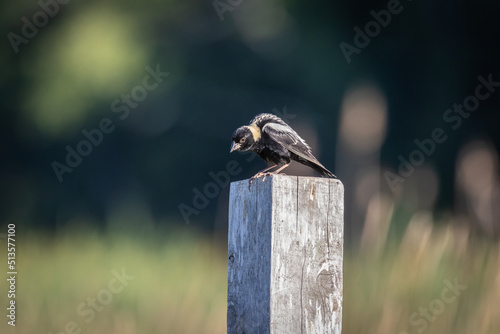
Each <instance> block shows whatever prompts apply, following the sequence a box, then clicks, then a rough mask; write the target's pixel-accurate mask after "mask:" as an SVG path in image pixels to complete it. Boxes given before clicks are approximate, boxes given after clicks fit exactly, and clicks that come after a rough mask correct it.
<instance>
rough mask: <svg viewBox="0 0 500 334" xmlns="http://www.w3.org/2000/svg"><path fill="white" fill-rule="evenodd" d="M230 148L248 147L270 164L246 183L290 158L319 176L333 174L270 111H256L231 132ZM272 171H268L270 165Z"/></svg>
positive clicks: (330, 175)
mask: <svg viewBox="0 0 500 334" xmlns="http://www.w3.org/2000/svg"><path fill="white" fill-rule="evenodd" d="M232 139H233V143H232V146H231V152H233V151H251V152H254V153H256V154H257V155H259V156H260V157H261V158H262V159H264V160H265V161H266V162H267V163H269V164H271V166H270V167H268V168H265V169H263V170H261V171H260V172H258V173H257V174H255V175H254V176H253V177H252V178H251V179H250V183H251V182H252V181H253V180H254V179H256V178H259V177H261V176H264V177H265V176H266V175H271V174H278V173H279V172H281V171H282V170H283V169H285V168H286V167H288V165H290V162H291V161H292V160H295V161H298V162H300V163H301V164H304V165H306V166H309V167H311V168H312V169H314V170H315V171H316V172H318V173H319V174H320V175H321V176H323V177H332V178H336V176H335V175H333V173H332V172H330V171H329V170H328V169H326V168H325V166H323V165H322V164H321V163H320V162H319V161H318V159H316V158H315V157H314V155H313V154H312V152H311V148H310V147H309V145H307V144H306V142H305V141H304V139H302V138H301V137H300V136H299V135H298V134H297V132H295V131H294V130H293V129H292V128H291V127H290V126H289V125H288V124H286V123H285V122H284V121H283V120H282V119H281V118H279V117H278V116H276V115H273V114H259V115H257V116H255V118H254V119H253V120H251V121H250V125H245V126H242V127H240V128H238V129H236V131H235V132H234V134H233V138H232ZM275 167H276V168H277V169H276V170H275V171H273V172H269V171H270V170H271V169H273V168H275Z"/></svg>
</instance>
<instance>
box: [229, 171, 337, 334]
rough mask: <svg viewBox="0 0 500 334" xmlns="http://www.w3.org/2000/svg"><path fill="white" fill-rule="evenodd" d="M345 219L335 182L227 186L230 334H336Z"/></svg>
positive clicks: (275, 180) (278, 180)
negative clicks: (228, 197)
mask: <svg viewBox="0 0 500 334" xmlns="http://www.w3.org/2000/svg"><path fill="white" fill-rule="evenodd" d="M343 217H344V188H343V185H342V183H341V182H340V181H339V180H336V179H326V178H314V177H297V176H288V175H274V176H270V177H267V178H266V180H265V181H264V182H260V180H256V181H255V182H254V183H253V184H252V186H251V188H250V189H249V188H248V180H243V181H239V182H233V183H231V190H230V201H229V235H228V243H229V245H228V246H229V247H228V256H229V262H228V263H229V272H228V313H227V325H228V333H237V334H243V333H245V334H253V333H276V334H278V333H322V334H324V333H336V334H340V333H341V328H342V298H343V290H342V289H343V281H342V263H343V236H344V235H343V234H344V219H343Z"/></svg>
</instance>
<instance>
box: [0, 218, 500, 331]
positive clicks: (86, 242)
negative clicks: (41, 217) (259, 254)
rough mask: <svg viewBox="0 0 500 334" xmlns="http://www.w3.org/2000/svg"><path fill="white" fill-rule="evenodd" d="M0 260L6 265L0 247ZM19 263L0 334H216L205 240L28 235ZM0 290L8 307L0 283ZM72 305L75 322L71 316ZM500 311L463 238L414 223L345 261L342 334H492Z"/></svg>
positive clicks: (220, 306) (215, 288) (497, 287)
mask: <svg viewBox="0 0 500 334" xmlns="http://www.w3.org/2000/svg"><path fill="white" fill-rule="evenodd" d="M2 248H3V246H2ZM0 255H2V257H5V253H4V250H3V249H2V250H1V253H0ZM17 256H18V268H17V269H18V272H19V274H18V282H17V296H16V297H17V298H16V302H17V326H16V328H15V330H13V328H11V327H10V326H8V325H7V324H6V320H5V315H3V316H2V318H3V320H2V323H1V324H0V332H1V333H18V334H25V333H26V334H33V333H40V334H49V333H53V334H56V333H57V334H59V333H65V326H67V325H68V323H69V324H70V325H71V322H72V321H74V322H75V323H76V324H77V326H78V329H81V332H78V331H75V332H74V333H97V334H100V333H103V334H114V333H116V334H135V333H138V334H148V333H172V334H175V333H179V334H189V333H193V334H194V333H196V334H202V333H215V334H219V333H220V334H222V333H225V332H226V290H227V260H226V252H225V250H224V245H222V247H220V248H217V247H214V241H213V239H212V238H207V237H201V236H198V235H194V234H188V233H172V234H170V236H167V237H158V236H157V237H152V238H144V237H141V238H133V237H130V236H129V237H127V236H113V237H109V236H108V237H104V236H99V235H97V234H94V233H67V234H64V235H60V236H57V237H54V238H49V237H44V236H40V235H35V234H29V235H26V236H24V237H22V238H19V242H18V244H17ZM122 268H124V269H125V272H126V274H127V275H131V276H134V279H132V280H130V281H127V284H128V285H127V286H124V287H123V290H122V291H121V292H117V293H111V296H112V300H109V303H106V304H105V305H100V304H98V306H102V310H99V312H98V311H94V316H95V317H94V319H92V320H91V321H89V322H86V320H90V318H91V317H90V315H89V312H90V311H88V310H90V307H89V306H85V303H87V301H88V298H96V297H97V296H100V297H102V298H104V297H106V296H109V294H110V293H109V292H106V290H109V289H110V288H109V284H110V281H111V280H112V279H113V277H114V275H113V273H112V270H116V271H118V272H121V271H122ZM455 279H457V280H458V282H459V283H460V284H461V285H466V286H467V287H466V288H465V289H464V290H463V291H460V294H459V295H458V296H456V297H455V298H451V297H453V296H452V295H450V294H449V293H448V295H446V294H445V297H446V296H447V297H448V302H443V300H442V296H441V294H442V292H443V289H445V288H446V287H447V283H446V281H449V282H454V280H455ZM113 284H114V285H112V287H113V288H118V287H119V286H120V284H119V283H118V282H115V281H113ZM0 290H1V291H2V295H1V296H0V300H1V301H2V305H7V304H6V303H7V298H6V294H5V293H4V291H6V281H5V280H2V281H1V282H0ZM450 299H453V300H452V301H450ZM101 300H103V301H106V302H107V300H106V299H101ZM440 300H441V302H440ZM97 302H98V301H97ZM82 303H84V306H85V308H84V310H87V313H84V315H83V316H82V315H79V314H78V313H77V309H78V307H79V306H80V305H81V304H82ZM440 303H441V304H442V305H443V306H444V308H443V309H440V308H438V309H437V310H438V311H439V312H438V314H435V315H433V314H432V313H430V315H431V316H432V320H426V318H425V317H424V316H422V315H420V313H419V312H421V310H422V308H427V309H429V307H430V306H431V305H434V306H435V307H439V306H440ZM499 305H500V247H499V246H498V245H497V244H494V243H492V242H485V241H482V240H479V239H475V238H470V237H469V236H468V234H467V233H466V232H463V231H462V232H460V231H455V230H452V229H449V228H444V229H439V230H435V229H432V227H430V226H420V227H419V228H413V229H409V230H408V231H406V234H405V236H404V238H403V239H402V240H392V241H389V242H387V244H385V245H384V246H383V247H382V248H381V249H378V250H377V251H374V249H364V250H360V251H355V252H346V254H345V263H344V311H343V333H346V334H357V333H359V334H366V333H380V334H390V333H395V334H399V333H404V332H406V333H440V334H442V333H450V334H451V333H453V334H461V333H463V334H469V333H474V334H476V333H479V334H482V333H484V334H488V333H491V334H493V333H498V329H499V328H500V307H499ZM5 312H6V311H3V313H5ZM415 312H416V316H415ZM412 314H413V315H414V318H413V322H410V320H409V317H411V315H412Z"/></svg>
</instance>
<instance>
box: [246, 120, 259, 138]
mask: <svg viewBox="0 0 500 334" xmlns="http://www.w3.org/2000/svg"><path fill="white" fill-rule="evenodd" d="M247 128H248V129H249V130H250V132H252V136H253V140H254V141H255V142H256V141H258V140H259V139H260V137H261V132H260V129H259V127H258V126H257V124H255V123H252V124H250V125H249V126H247Z"/></svg>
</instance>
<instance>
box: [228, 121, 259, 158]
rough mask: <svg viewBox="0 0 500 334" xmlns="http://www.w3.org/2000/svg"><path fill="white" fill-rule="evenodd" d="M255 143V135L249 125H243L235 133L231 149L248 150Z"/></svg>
mask: <svg viewBox="0 0 500 334" xmlns="http://www.w3.org/2000/svg"><path fill="white" fill-rule="evenodd" d="M254 143H255V140H254V135H253V133H252V131H251V129H250V127H249V126H242V127H241V128H238V129H236V131H234V133H233V144H232V145H231V151H230V152H233V151H248V150H249V149H250V148H251V147H252V145H253V144H254Z"/></svg>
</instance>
